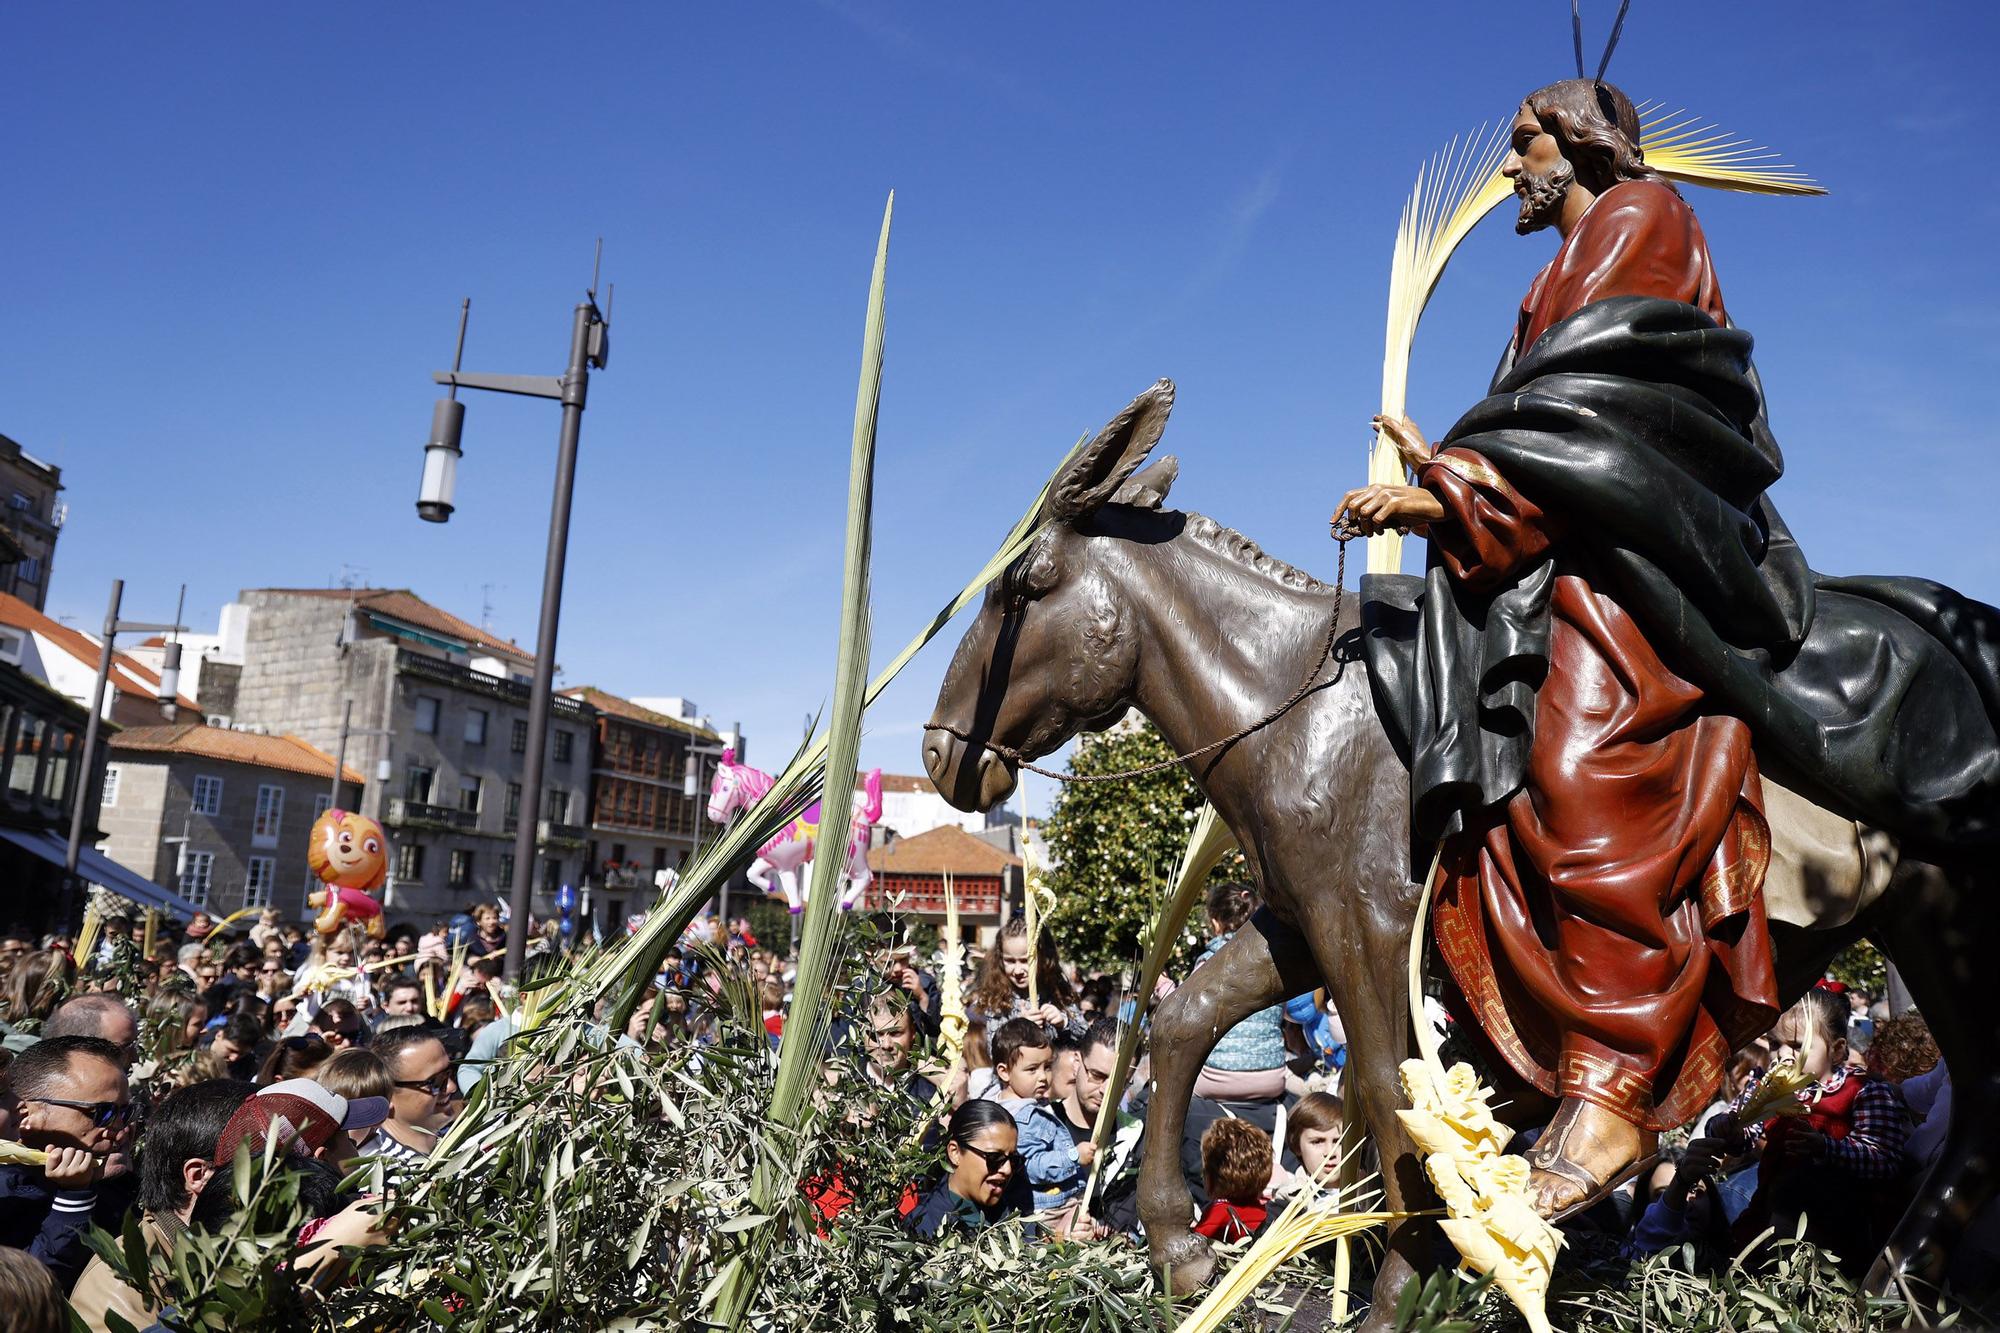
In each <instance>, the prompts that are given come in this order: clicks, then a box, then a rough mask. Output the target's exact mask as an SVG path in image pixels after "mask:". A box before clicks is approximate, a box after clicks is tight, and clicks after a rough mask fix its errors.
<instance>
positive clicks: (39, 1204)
mask: <svg viewBox="0 0 2000 1333" xmlns="http://www.w3.org/2000/svg"><path fill="white" fill-rule="evenodd" d="M96 1206H97V1192H96V1191H95V1190H64V1191H62V1192H61V1193H57V1192H55V1191H53V1190H51V1189H50V1188H49V1186H48V1182H47V1181H46V1180H44V1179H43V1178H42V1173H41V1172H40V1171H38V1170H36V1169H35V1168H33V1167H27V1166H0V1245H8V1246H12V1247H13V1248H14V1249H17V1250H26V1251H27V1252H28V1253H29V1254H32V1255H33V1256H35V1258H37V1259H39V1260H41V1261H42V1265H43V1267H45V1268H47V1269H48V1270H49V1272H50V1273H52V1274H54V1275H55V1279H56V1285H57V1286H59V1287H61V1288H62V1289H63V1290H64V1291H65V1292H67V1291H68V1290H69V1289H70V1288H71V1287H73V1286H75V1285H76V1280H77V1278H78V1277H80V1276H82V1274H83V1269H84V1265H86V1264H88V1263H89V1262H90V1247H89V1246H87V1245H85V1244H84V1243H83V1238H84V1236H85V1235H86V1234H87V1233H88V1232H89V1231H90V1213H91V1210H92V1209H93V1208H95V1207H96Z"/></svg>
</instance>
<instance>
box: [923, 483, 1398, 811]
mask: <svg viewBox="0 0 2000 1333" xmlns="http://www.w3.org/2000/svg"><path fill="white" fill-rule="evenodd" d="M1360 535H1361V534H1360V533H1359V532H1358V531H1356V530H1355V529H1354V528H1353V527H1352V526H1350V525H1349V524H1348V523H1347V522H1346V521H1345V520H1343V521H1342V522H1341V524H1340V525H1339V526H1337V527H1335V528H1334V530H1333V538H1334V540H1335V541H1336V542H1338V543H1339V544H1340V558H1339V561H1338V564H1337V567H1336V569H1335V572H1334V576H1333V615H1332V617H1331V618H1330V619H1329V620H1328V621H1327V626H1326V643H1325V644H1324V645H1322V646H1321V648H1320V652H1319V660H1318V661H1316V662H1314V663H1313V665H1312V670H1310V671H1308V672H1306V676H1305V679H1304V680H1302V681H1300V682H1299V687H1298V688H1297V689H1296V690H1293V691H1292V695H1291V697H1290V698H1289V699H1287V700H1285V701H1284V702H1283V703H1281V704H1279V705H1278V706H1277V707H1276V708H1274V709H1272V710H1271V711H1270V712H1268V713H1266V714H1265V715H1264V716H1263V717H1261V718H1258V719H1257V720H1256V721H1255V722H1252V723H1251V724H1250V725H1249V726H1247V727H1241V728H1239V729H1237V730H1236V731H1233V732H1231V733H1230V734H1229V735H1227V736H1224V737H1223V738H1222V739H1221V740H1219V741H1210V742H1209V743H1208V744H1207V745H1204V746H1202V747H1201V748H1200V749H1196V750H1189V751H1187V752H1186V753H1184V754H1177V755H1175V756H1174V757H1173V758H1171V759H1162V760H1159V761H1158V762H1156V763H1151V764H1142V765H1140V766H1139V767H1138V768H1128V769H1124V770H1122V771H1120V772H1117V773H1058V772H1057V771H1056V770H1054V769H1052V768H1043V767H1042V766H1041V765H1039V764H1036V763H1032V762H1030V761H1029V759H1028V756H1026V755H1024V754H1022V753H1021V752H1020V751H1019V750H1017V749H1015V748H1014V747H1013V746H1011V745H1002V744H1000V743H999V742H997V741H991V740H985V741H980V740H974V739H973V738H972V737H970V736H968V735H966V734H965V733H964V732H962V731H960V730H958V728H956V727H948V726H946V725H944V724H943V723H942V722H927V723H925V724H924V730H926V731H942V732H944V733H945V734H946V735H948V736H954V737H956V738H957V739H959V740H961V741H964V742H965V743H966V744H968V745H977V746H979V747H980V748H981V749H985V750H991V751H992V752H993V753H994V754H997V755H999V756H1000V757H1001V758H1002V759H1005V760H1007V761H1008V762H1009V763H1011V764H1013V765H1014V766H1015V767H1016V768H1020V769H1023V770H1025V771H1027V772H1029V773H1036V774H1039V775H1041V776H1042V777H1045V778H1051V779H1053V780H1055V781H1057V782H1130V781H1131V780H1132V779H1134V778H1143V777H1149V776H1151V775H1152V774H1154V773H1163V772H1165V771H1166V770H1167V769H1170V768H1172V767H1174V766H1175V765H1177V764H1184V763H1186V762H1187V761H1188V760H1190V759H1199V758H1201V757H1202V756H1203V755H1205V754H1212V753H1213V752H1215V751H1217V750H1220V749H1223V748H1225V747H1227V746H1231V745H1234V744H1236V742H1238V741H1240V740H1243V739H1244V738H1246V737H1248V736H1252V735H1255V734H1256V733H1257V732H1260V731H1262V730H1263V729H1264V728H1265V727H1268V726H1270V725H1271V724H1272V723H1273V722H1276V721H1277V720H1278V719H1279V718H1281V717H1283V716H1284V715H1285V714H1287V713H1289V712H1291V711H1292V709H1294V708H1296V707H1298V705H1299V704H1300V703H1301V702H1302V701H1304V699H1305V697H1306V696H1307V695H1308V694H1311V693H1312V692H1313V691H1314V690H1315V689H1317V688H1318V687H1319V674H1320V672H1322V671H1324V670H1326V664H1327V663H1328V662H1329V661H1331V660H1332V658H1333V645H1334V643H1335V641H1336V640H1338V639H1339V637H1340V608H1341V603H1342V602H1343V601H1344V600H1345V599H1346V596H1347V586H1346V585H1347V543H1348V542H1349V541H1351V540H1353V539H1354V538H1355V537H1358V536H1360Z"/></svg>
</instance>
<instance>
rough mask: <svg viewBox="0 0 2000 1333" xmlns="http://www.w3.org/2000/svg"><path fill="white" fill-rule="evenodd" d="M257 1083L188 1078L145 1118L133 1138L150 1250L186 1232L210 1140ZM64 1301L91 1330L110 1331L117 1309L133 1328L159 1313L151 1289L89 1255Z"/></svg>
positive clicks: (210, 1164) (205, 1173) (209, 1163)
mask: <svg viewBox="0 0 2000 1333" xmlns="http://www.w3.org/2000/svg"><path fill="white" fill-rule="evenodd" d="M254 1092H256V1088H255V1087H254V1086H253V1085H252V1084H249V1083H243V1082H238V1081H236V1080H234V1079H226V1078H212V1079H205V1080H203V1081H202V1082H200V1083H191V1084H189V1085H188V1086H187V1087H185V1088H182V1089H181V1090H180V1091H178V1092H175V1093H174V1094H172V1095H171V1096H169V1097H168V1098H167V1099H166V1100H165V1101H164V1102H162V1103H160V1105H159V1106H158V1108H157V1109H155V1110H154V1112H153V1114H152V1116H151V1117H150V1118H149V1119H148V1120H147V1122H146V1132H145V1133H144V1134H143V1135H142V1136H141V1138H140V1142H139V1154H138V1156H139V1170H138V1175H139V1207H140V1210H141V1211H140V1217H139V1234H140V1235H141V1236H142V1237H143V1238H144V1239H145V1243H146V1246H147V1248H148V1249H150V1250H152V1251H153V1252H154V1254H156V1255H169V1254H171V1253H173V1247H174V1245H175V1243H176V1242H178V1241H179V1239H180V1238H181V1237H182V1236H183V1235H185V1234H186V1233H187V1230H188V1221H189V1218H190V1217H191V1216H192V1215H193V1213H194V1204H195V1199H196V1198H197V1197H198V1196H199V1195H200V1194H201V1190H202V1187H203V1186H204V1185H206V1184H208V1181H209V1178H210V1177H211V1176H213V1175H214V1174H215V1162H214V1161H213V1160H212V1159H213V1158H214V1155H215V1143H216V1140H217V1139H219V1138H221V1137H222V1131H223V1129H224V1128H225V1127H226V1126H227V1125H228V1124H229V1120H230V1117H231V1116H233V1115H235V1114H236V1111H237V1108H239V1107H241V1106H242V1105H243V1103H244V1102H245V1101H247V1100H248V1099H249V1098H250V1096H251V1094H253V1093H254ZM70 1305H71V1307H72V1308H73V1309H75V1311H76V1313H77V1317H78V1318H80V1319H81V1320H83V1323H84V1326H85V1327H87V1328H89V1329H90V1330H91V1333H109V1330H110V1328H111V1322H110V1316H111V1315H113V1314H116V1315H117V1316H118V1317H119V1318H121V1319H123V1320H124V1321H125V1323H126V1324H127V1325H129V1326H130V1327H132V1328H146V1327H148V1326H149V1325H151V1324H152V1323H153V1322H154V1321H155V1320H157V1319H158V1318H159V1304H158V1302H157V1300H156V1299H155V1298H154V1296H153V1294H152V1293H150V1292H142V1291H139V1290H138V1289H137V1288H135V1287H132V1286H130V1285H128V1284H127V1283H126V1282H125V1281H124V1279H122V1278H120V1277H119V1276H118V1273H117V1272H116V1270H114V1269H113V1268H112V1267H111V1266H110V1265H109V1264H107V1263H105V1262H104V1260H103V1258H101V1257H97V1256H93V1257H92V1258H91V1261H90V1263H89V1265H88V1266H87V1267H86V1268H85V1269H84V1270H83V1276H82V1277H81V1278H79V1279H78V1280H77V1284H76V1290H75V1291H73V1292H72V1293H70Z"/></svg>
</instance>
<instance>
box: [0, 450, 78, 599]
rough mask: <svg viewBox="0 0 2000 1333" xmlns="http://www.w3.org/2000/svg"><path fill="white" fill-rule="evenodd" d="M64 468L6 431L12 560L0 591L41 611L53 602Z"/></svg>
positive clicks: (1, 494)
mask: <svg viewBox="0 0 2000 1333" xmlns="http://www.w3.org/2000/svg"><path fill="white" fill-rule="evenodd" d="M62 488H63V485H62V469H61V468H59V467H57V466H55V464H53V463H44V462H43V461H42V460H41V459H39V458H36V457H34V456H33V455H31V454H29V453H27V452H26V451H25V450H23V449H22V448H21V446H20V445H18V444H16V443H14V441H12V440H10V439H8V438H7V437H6V436H5V435H0V545H4V546H6V547H8V548H10V549H8V550H7V551H6V556H7V558H8V559H9V560H11V562H12V563H11V564H0V592H5V593H7V594H9V595H10V596H14V597H18V598H20V599H21V600H22V601H24V602H26V603H27V604H28V605H29V606H32V607H34V608H35V610H37V611H39V610H41V609H42V608H43V607H45V606H47V605H48V601H49V570H50V567H51V566H53V565H54V564H55V559H56V537H57V536H58V535H59V534H60V533H61V532H62V525H63V519H64V518H65V517H66V513H65V510H66V506H65V505H64V504H63V503H62V502H61V501H60V500H58V499H57V498H56V497H57V495H58V494H60V493H61V491H62Z"/></svg>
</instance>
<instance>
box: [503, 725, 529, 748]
mask: <svg viewBox="0 0 2000 1333" xmlns="http://www.w3.org/2000/svg"><path fill="white" fill-rule="evenodd" d="M507 748H508V749H510V750H512V751H513V752H514V753H515V754H526V753H527V752H528V723H527V720H526V719H525V718H518V717H517V718H515V719H514V737H513V739H512V740H510V741H509V742H508V743H507Z"/></svg>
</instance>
